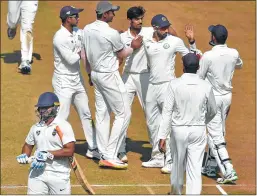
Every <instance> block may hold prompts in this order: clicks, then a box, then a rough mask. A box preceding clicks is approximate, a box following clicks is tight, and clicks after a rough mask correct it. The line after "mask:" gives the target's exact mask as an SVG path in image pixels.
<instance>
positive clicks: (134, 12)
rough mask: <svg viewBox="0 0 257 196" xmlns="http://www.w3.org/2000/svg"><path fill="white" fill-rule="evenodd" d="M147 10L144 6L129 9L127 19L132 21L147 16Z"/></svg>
mask: <svg viewBox="0 0 257 196" xmlns="http://www.w3.org/2000/svg"><path fill="white" fill-rule="evenodd" d="M145 12H146V11H145V9H144V8H143V7H142V6H134V7H131V8H129V9H128V11H127V18H128V19H130V20H132V19H133V18H138V17H140V16H143V15H144V14H145Z"/></svg>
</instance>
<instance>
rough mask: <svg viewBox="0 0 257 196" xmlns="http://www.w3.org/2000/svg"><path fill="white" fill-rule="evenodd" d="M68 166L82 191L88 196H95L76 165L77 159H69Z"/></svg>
mask: <svg viewBox="0 0 257 196" xmlns="http://www.w3.org/2000/svg"><path fill="white" fill-rule="evenodd" d="M69 161H70V166H71V168H72V170H73V171H74V173H75V176H76V178H77V180H78V181H79V183H80V185H81V186H82V187H83V189H84V190H85V191H86V192H88V193H89V194H90V195H95V191H94V190H93V189H92V187H91V185H90V184H89V182H88V181H87V179H86V177H85V176H84V173H83V171H82V169H81V167H80V165H79V164H78V161H77V159H76V158H75V157H74V156H73V157H69Z"/></svg>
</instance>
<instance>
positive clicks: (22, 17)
mask: <svg viewBox="0 0 257 196" xmlns="http://www.w3.org/2000/svg"><path fill="white" fill-rule="evenodd" d="M37 10H38V1H23V0H22V1H11V0H9V1H8V14H7V25H8V29H7V36H8V38H9V39H10V40H12V39H13V38H14V37H15V35H16V31H17V27H18V24H19V23H20V25H21V27H20V41H21V64H20V65H19V67H18V68H19V70H20V71H21V73H23V74H29V73H30V72H31V63H32V54H33V23H34V20H35V17H36V13H37Z"/></svg>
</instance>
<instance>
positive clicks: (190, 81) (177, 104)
mask: <svg viewBox="0 0 257 196" xmlns="http://www.w3.org/2000/svg"><path fill="white" fill-rule="evenodd" d="M182 60H183V65H184V74H183V75H182V76H181V77H180V78H177V79H174V80H172V81H171V82H170V83H169V86H168V89H167V94H166V95H167V96H166V98H165V102H164V106H163V111H162V120H161V124H160V129H159V133H158V139H159V148H160V151H164V147H165V139H166V138H167V137H168V135H170V138H171V143H170V146H171V148H172V151H173V152H174V154H173V166H172V175H171V186H172V188H173V194H182V189H183V184H184V172H185V171H186V194H198V195H200V194H201V190H202V176H201V167H202V161H203V155H204V150H205V146H206V131H205V130H206V124H207V123H208V122H210V120H212V119H213V117H214V116H215V114H216V112H217V107H216V102H215V98H214V94H213V90H212V86H211V85H210V84H209V83H208V82H206V81H204V80H202V79H200V78H199V76H198V75H197V74H196V72H197V69H198V68H199V59H198V57H197V56H196V55H195V54H194V53H188V54H187V55H185V56H184V57H182ZM170 126H171V129H170ZM168 146H169V145H168Z"/></svg>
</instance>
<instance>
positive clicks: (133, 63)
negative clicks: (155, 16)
mask: <svg viewBox="0 0 257 196" xmlns="http://www.w3.org/2000/svg"><path fill="white" fill-rule="evenodd" d="M153 33H154V29H153V28H152V27H142V28H141V31H140V33H139V34H138V35H141V36H143V38H149V39H151V38H152V37H153ZM120 36H121V41H122V42H123V44H124V45H125V47H130V46H131V42H132V40H133V39H134V38H135V37H134V36H133V35H131V33H130V28H129V29H128V30H127V31H125V32H124V33H122V34H121V35H120ZM124 71H125V72H128V73H145V72H149V70H148V67H147V58H146V55H145V49H144V46H141V47H140V48H139V49H134V51H133V53H132V54H131V55H130V56H128V57H127V58H126V61H125V67H124Z"/></svg>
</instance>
